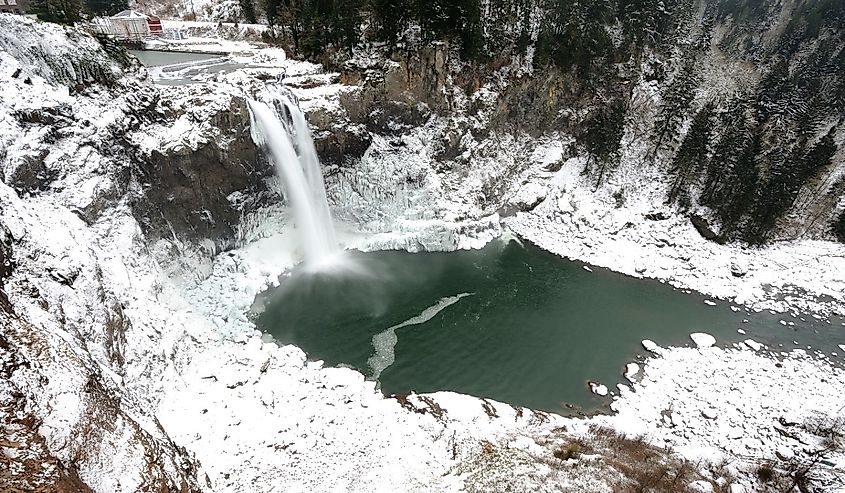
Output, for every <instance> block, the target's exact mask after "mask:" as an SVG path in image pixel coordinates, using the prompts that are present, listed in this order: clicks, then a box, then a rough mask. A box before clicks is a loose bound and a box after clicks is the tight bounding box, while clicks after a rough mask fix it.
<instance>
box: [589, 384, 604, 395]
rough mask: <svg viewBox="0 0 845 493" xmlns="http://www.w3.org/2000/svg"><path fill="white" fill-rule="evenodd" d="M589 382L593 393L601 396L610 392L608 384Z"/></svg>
mask: <svg viewBox="0 0 845 493" xmlns="http://www.w3.org/2000/svg"><path fill="white" fill-rule="evenodd" d="M588 383H589V386H590V392H592V393H594V394H596V395H598V396H601V397H604V396H606V395H607V393H608V390H607V386H605V385H602V384H600V383H597V382H588Z"/></svg>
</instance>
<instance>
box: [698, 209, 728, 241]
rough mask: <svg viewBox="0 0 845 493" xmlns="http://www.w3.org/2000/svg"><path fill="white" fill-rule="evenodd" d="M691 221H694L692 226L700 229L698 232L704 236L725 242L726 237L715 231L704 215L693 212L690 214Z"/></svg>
mask: <svg viewBox="0 0 845 493" xmlns="http://www.w3.org/2000/svg"><path fill="white" fill-rule="evenodd" d="M690 222H691V223H692V226H693V227H694V228H695V230H696V231H698V234H700V235H701V236H702V237H704V239H706V240H710V241H715V242H716V243H724V242H725V240H724V238H722V237H721V236H720V235H719V234H717V233H716V232H715V231H713V229H712V228H710V223H709V222H707V219H704V218H703V217H701V216H699V215H697V214H693V215H692V216H690Z"/></svg>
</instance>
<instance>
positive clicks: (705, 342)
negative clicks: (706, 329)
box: [689, 332, 716, 348]
mask: <svg viewBox="0 0 845 493" xmlns="http://www.w3.org/2000/svg"><path fill="white" fill-rule="evenodd" d="M689 337H690V339H692V342H694V343H695V346H696V347H698V348H708V347H711V346H713V345H715V344H716V338H715V337H713V336H712V335H710V334H705V333H703V332H693V333H692V334H690V335H689Z"/></svg>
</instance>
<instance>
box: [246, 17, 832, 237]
mask: <svg viewBox="0 0 845 493" xmlns="http://www.w3.org/2000/svg"><path fill="white" fill-rule="evenodd" d="M251 1H252V0H240V4H241V5H242V6H243V11H244V12H245V13H249V16H250V17H252V16H260V14H261V13H262V12H263V13H264V14H265V15H266V19H267V21H268V22H269V23H270V24H272V25H274V26H276V28H277V29H276V32H277V33H278V35H279V36H280V40H283V42H285V41H286V42H287V43H289V44H291V45H292V47H293V48H294V49H295V50H297V51H299V52H300V53H301V54H303V55H304V56H311V57H318V56H319V55H321V54H323V53H324V52H326V51H327V50H330V51H335V52H337V53H338V54H339V55H340V56H343V55H344V54H345V55H346V56H349V55H351V54H352V53H353V51H354V49H355V48H356V47H361V46H363V45H372V44H378V45H383V46H384V47H385V49H386V50H387V51H388V52H390V51H394V52H398V53H407V52H409V51H413V50H414V49H416V48H418V47H419V46H421V45H425V44H428V43H431V42H434V41H446V42H448V43H449V44H450V46H451V47H452V48H453V49H454V50H456V52H457V53H458V54H459V57H460V59H461V60H462V65H461V66H462V69H461V70H471V71H474V72H481V73H483V74H486V75H487V76H490V75H491V74H492V73H493V72H495V69H496V68H497V67H499V66H503V65H506V64H507V63H512V62H513V60H514V59H517V58H519V59H522V60H527V61H528V63H530V64H531V65H532V68H533V70H535V73H536V72H548V71H557V72H560V73H563V74H566V75H567V77H569V78H570V81H571V86H572V88H573V89H572V91H573V92H574V93H575V94H576V95H577V97H578V98H580V99H581V100H582V101H584V102H590V104H591V105H593V106H592V107H590V111H587V112H585V115H584V117H583V118H582V119H581V121H577V122H573V121H571V117H570V118H568V120H569V121H566V122H562V121H560V120H559V119H558V118H556V117H552V118H551V119H550V120H549V121H548V122H547V123H548V127H547V128H546V129H553V128H555V127H560V126H567V127H570V128H573V127H574V128H575V129H576V131H575V133H576V136H577V139H578V142H579V144H580V145H581V146H583V150H584V151H586V152H587V153H588V154H589V156H590V159H589V160H588V169H587V170H586V171H587V172H588V173H589V174H590V175H591V176H592V177H593V178H594V179H595V182H596V184H597V185H598V184H600V183H601V182H602V180H604V179H605V177H606V176H607V174H608V173H612V172H613V168H614V167H615V165H616V164H617V161H618V159H619V154H620V151H619V145H620V140H621V139H622V135H623V126H624V123H625V121H626V118H630V117H631V116H636V115H631V114H630V112H631V111H633V109H632V108H631V104H632V101H631V91H632V90H633V88H634V87H635V86H636V85H637V84H641V83H643V82H644V81H645V82H653V83H654V84H656V86H657V87H658V88H659V91H660V96H661V100H660V105H659V108H658V109H657V114H656V117H655V119H654V122H653V128H652V131H651V135H650V138H649V141H650V142H649V146H650V148H651V150H650V152H649V153H648V155H647V158H648V159H650V160H654V161H657V162H658V163H660V165H662V166H665V169H666V172H667V173H668V174H669V175H671V177H672V185H671V187H670V189H669V192H668V194H667V197H666V201H667V202H670V203H675V204H678V205H679V206H680V207H681V208H690V207H697V206H706V207H709V208H711V209H712V210H713V211H714V213H715V218H716V219H717V220H718V222H719V223H721V230H720V233H721V237H722V238H723V239H744V240H748V241H751V242H763V241H766V240H767V239H769V238H770V236H771V234H772V232H773V230H774V228H775V227H776V226H777V225H778V222H779V221H781V220H782V219H784V216H786V215H788V214H789V213H790V211H792V212H793V213H794V214H797V215H802V214H805V210H806V211H810V210H817V209H831V208H835V204H836V203H837V202H839V201H841V198H842V193H843V191H845V181H843V177H842V176H839V174H838V173H835V172H834V170H835V168H836V166H835V162H841V161H842V150H841V149H840V148H841V147H842V146H841V140H842V135H843V129H842V117H843V114H845V113H843V109H845V107H844V106H843V104H845V50H843V47H845V41H843V40H845V37H843V33H845V3H843V2H841V1H839V0H805V1H798V2H780V1H777V0H765V1H759V0H705V1H703V2H700V1H693V0H669V1H665V0H599V1H583V0H545V1H536V0H502V1H492V0H490V1H482V0H460V1H447V0H433V1H416V0H374V1H373V2H372V3H369V2H365V1H362V0H351V1H334V2H322V1H309V0H259V3H258V4H253V3H251ZM250 20H254V19H250ZM714 54H715V55H718V56H719V57H723V58H725V59H726V60H729V61H730V62H731V63H733V64H740V65H743V64H744V65H746V66H747V67H748V68H749V73H750V76H748V77H745V78H744V79H743V80H738V81H734V82H735V86H736V87H737V90H736V91H735V92H733V93H720V94H716V95H713V94H711V93H710V92H709V91H707V90H706V89H707V88H702V87H701V84H702V82H703V80H704V77H703V76H702V72H703V71H706V70H708V69H709V68H711V67H709V66H708V65H709V64H712V63H713V60H714ZM465 89H467V90H472V89H473V87H470V86H469V85H468V86H467V87H466V88H465ZM514 113H518V110H516V111H515V112H514ZM532 117H536V115H533V116H532ZM819 204H826V206H825V207H811V206H813V205H816V206H818V205H819ZM805 219H806V218H805ZM818 220H827V221H828V222H829V223H830V230H831V232H832V233H833V234H835V235H836V236H837V237H838V238H839V239H841V240H845V213H842V212H840V213H839V214H838V215H836V217H834V218H833V220H832V221H831V220H830V218H824V217H819V218H811V219H809V222H810V223H812V222H815V221H818ZM787 222H788V221H787ZM805 222H807V221H805ZM790 234H792V235H800V234H801V231H790Z"/></svg>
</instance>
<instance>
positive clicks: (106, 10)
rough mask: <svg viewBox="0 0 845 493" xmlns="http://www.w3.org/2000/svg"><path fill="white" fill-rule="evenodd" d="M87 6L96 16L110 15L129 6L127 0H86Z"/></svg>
mask: <svg viewBox="0 0 845 493" xmlns="http://www.w3.org/2000/svg"><path fill="white" fill-rule="evenodd" d="M85 8H86V10H88V12H89V13H90V14H91V15H94V16H109V15H114V14H116V13H118V12H120V11H123V10H126V9H128V8H129V3H128V2H127V1H126V0H86V1H85Z"/></svg>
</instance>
